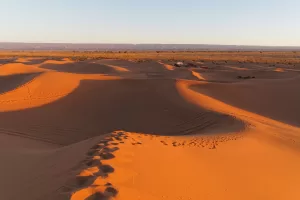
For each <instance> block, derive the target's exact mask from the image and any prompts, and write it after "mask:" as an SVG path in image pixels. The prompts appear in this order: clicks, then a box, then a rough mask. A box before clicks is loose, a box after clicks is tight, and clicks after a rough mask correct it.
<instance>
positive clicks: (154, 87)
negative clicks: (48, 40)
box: [0, 58, 300, 200]
mask: <svg viewBox="0 0 300 200" xmlns="http://www.w3.org/2000/svg"><path fill="white" fill-rule="evenodd" d="M199 65H200V66H199V67H197V68H178V67H174V66H173V65H172V63H170V62H167V61H157V62H156V61H146V62H131V61H125V60H108V59H107V60H92V59H90V60H86V61H81V62H74V61H71V60H69V59H53V60H50V59H46V58H5V60H4V59H2V60H0V156H1V157H0V160H1V165H0V177H1V178H0V185H1V187H0V197H1V198H0V199H3V200H19V199H23V200H42V199H43V200H67V199H71V200H105V199H117V200H118V199H120V200H128V199H131V200H155V199H156V200H198V199H206V200H216V199H228V200H229V199H230V200H240V199H245V200H253V199H263V200H286V199H289V200H297V199H300V191H299V187H300V173H299V169H300V104H299V102H300V92H299V91H300V76H299V75H300V70H299V69H297V68H291V67H289V66H284V65H283V64H282V65H280V66H269V65H263V64H261V65H259V64H245V63H243V65H241V64H239V63H230V64H228V63H226V64H225V63H224V64H213V63H211V62H209V63H206V62H199ZM244 77H246V78H244ZM248 77H250V78H248Z"/></svg>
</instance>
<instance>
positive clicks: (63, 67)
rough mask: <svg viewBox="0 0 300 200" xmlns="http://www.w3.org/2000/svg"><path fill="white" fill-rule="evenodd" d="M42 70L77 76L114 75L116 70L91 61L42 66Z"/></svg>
mask: <svg viewBox="0 0 300 200" xmlns="http://www.w3.org/2000/svg"><path fill="white" fill-rule="evenodd" d="M40 68H44V69H50V70H55V71H58V72H68V73H75V74H114V73H115V70H114V69H113V68H111V67H109V66H106V65H102V64H98V63H93V62H89V61H83V62H74V63H65V64H51V63H45V64H41V65H40Z"/></svg>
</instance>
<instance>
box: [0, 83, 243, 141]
mask: <svg viewBox="0 0 300 200" xmlns="http://www.w3.org/2000/svg"><path fill="white" fill-rule="evenodd" d="M175 82H176V81H175V80H165V79H158V80H152V79H148V80H144V79H143V80H141V79H140V80H133V79H125V80H105V81H100V80H97V81H96V80H83V81H81V82H80V85H79V87H78V88H76V89H75V90H74V91H73V92H71V93H70V94H68V95H67V96H65V97H62V98H61V99H59V100H57V101H54V102H52V103H49V104H46V105H43V106H41V107H35V108H30V109H25V110H19V111H12V112H1V113H0V127H1V129H3V130H14V131H15V132H17V133H18V134H19V135H22V134H26V135H31V136H34V137H36V138H42V139H44V140H48V141H52V142H53V143H57V144H62V145H68V144H71V143H75V142H79V141H81V140H84V139H88V138H91V137H94V136H98V135H100V134H104V133H107V132H112V131H114V130H127V131H131V132H143V133H149V134H157V135H183V134H196V133H205V132H206V131H207V130H209V129H215V128H216V127H218V128H217V129H218V130H220V131H223V130H222V127H223V126H224V127H226V128H227V126H231V125H230V124H232V123H230V124H229V125H227V124H226V123H225V122H227V121H228V120H229V121H231V122H232V121H234V122H236V120H235V119H233V118H232V117H231V116H227V115H223V114H219V113H215V112H212V111H208V110H205V109H202V108H200V107H198V106H196V105H193V104H190V103H188V102H186V100H184V99H183V97H181V96H180V94H179V93H178V91H177V89H176V87H175ZM237 123H239V122H237ZM234 127H235V126H234ZM242 127H243V125H241V126H239V127H238V129H240V128H242Z"/></svg>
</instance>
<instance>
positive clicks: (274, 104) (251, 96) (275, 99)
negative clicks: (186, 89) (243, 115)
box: [192, 78, 300, 127]
mask: <svg viewBox="0 0 300 200" xmlns="http://www.w3.org/2000/svg"><path fill="white" fill-rule="evenodd" d="M192 89H194V90H195V91H198V92H201V93H204V94H206V95H208V96H211V97H213V98H216V99H219V100H220V101H223V102H225V103H227V104H230V105H232V106H235V107H238V108H242V109H244V110H247V111H250V112H254V113H257V114H260V115H262V116H265V117H269V118H271V119H275V120H278V121H281V122H284V123H288V124H291V125H294V126H298V127H299V126H300V118H299V116H300V115H299V113H300V104H299V102H300V92H296V91H300V79H299V78H296V79H286V80H268V81H267V80H264V81H256V82H251V81H249V82H243V83H232V84H219V83H207V84H201V85H194V86H192Z"/></svg>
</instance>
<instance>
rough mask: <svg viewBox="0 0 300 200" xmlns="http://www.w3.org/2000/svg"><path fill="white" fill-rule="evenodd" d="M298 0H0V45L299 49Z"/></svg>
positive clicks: (299, 8)
mask: <svg viewBox="0 0 300 200" xmlns="http://www.w3.org/2000/svg"><path fill="white" fill-rule="evenodd" d="M299 10H300V1H299V0H180V1H179V0H147V1H145V0H0V42H67V43H136V44H137V43H163V44H170V43H173V44H229V45H268V46H300V12H299Z"/></svg>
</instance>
